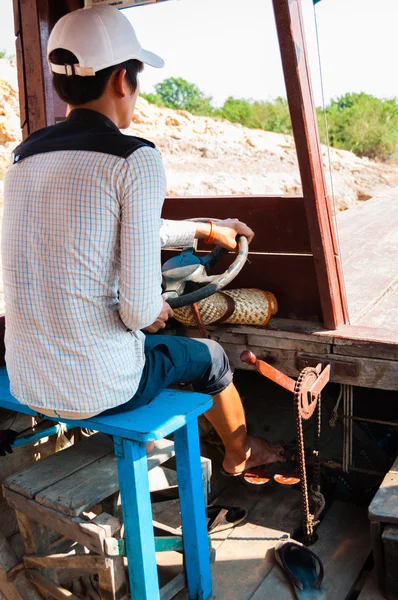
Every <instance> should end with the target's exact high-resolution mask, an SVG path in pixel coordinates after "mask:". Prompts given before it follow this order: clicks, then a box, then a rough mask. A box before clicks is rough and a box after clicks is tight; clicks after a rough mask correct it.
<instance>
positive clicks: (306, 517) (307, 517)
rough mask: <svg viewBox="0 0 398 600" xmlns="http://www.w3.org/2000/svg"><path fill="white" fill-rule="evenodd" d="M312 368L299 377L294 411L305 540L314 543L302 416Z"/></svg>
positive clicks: (305, 370) (302, 372)
mask: <svg viewBox="0 0 398 600" xmlns="http://www.w3.org/2000/svg"><path fill="white" fill-rule="evenodd" d="M309 370H311V368H308V367H307V368H306V369H303V370H302V371H301V373H300V375H299V377H298V379H297V383H296V387H295V390H294V413H295V417H296V432H297V449H298V456H299V466H300V489H301V511H302V526H303V533H304V539H305V542H306V543H308V544H311V543H312V537H313V531H314V528H313V516H312V514H311V512H310V504H309V499H308V484H307V469H306V466H305V447H304V435H303V421H302V418H301V390H300V388H301V384H302V382H303V380H304V377H305V375H306V373H307V372H308V371H309Z"/></svg>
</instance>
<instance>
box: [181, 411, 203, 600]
mask: <svg viewBox="0 0 398 600" xmlns="http://www.w3.org/2000/svg"><path fill="white" fill-rule="evenodd" d="M174 446H175V453H176V460H177V478H178V489H179V493H180V508H181V521H182V535H183V544H184V557H185V568H186V573H187V580H188V592H189V598H190V600H207V599H208V598H209V597H210V596H211V593H212V582H211V570H210V556H209V542H208V535H207V526H206V516H205V515H206V513H205V510H206V507H205V503H204V495H203V483H202V466H201V462H200V447H199V434H198V423H197V421H196V420H194V421H190V422H189V423H187V425H185V426H184V427H181V429H178V430H177V431H175V432H174Z"/></svg>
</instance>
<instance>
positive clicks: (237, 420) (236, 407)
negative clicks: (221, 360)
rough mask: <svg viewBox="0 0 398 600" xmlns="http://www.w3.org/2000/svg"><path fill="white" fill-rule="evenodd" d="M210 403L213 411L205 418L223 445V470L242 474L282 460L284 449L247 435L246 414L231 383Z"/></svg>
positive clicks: (206, 414) (207, 413)
mask: <svg viewBox="0 0 398 600" xmlns="http://www.w3.org/2000/svg"><path fill="white" fill-rule="evenodd" d="M213 401H214V404H213V406H212V408H211V409H210V410H208V411H207V412H206V413H205V416H206V418H207V419H208V420H209V421H210V423H211V424H212V425H213V427H214V429H215V430H216V431H217V433H218V435H219V436H220V438H221V440H222V442H223V444H224V447H225V457H224V461H223V468H224V469H225V471H227V472H228V473H241V472H243V471H244V470H246V469H248V468H252V467H256V466H259V465H264V464H271V463H273V462H278V461H282V462H283V461H285V459H284V458H283V456H281V452H283V448H282V446H281V445H280V444H271V443H269V442H267V441H266V440H263V439H261V438H257V437H253V436H249V435H247V430H246V418H245V413H244V410H243V406H242V402H241V399H240V396H239V393H238V390H237V389H236V387H235V386H234V384H233V383H231V384H230V385H229V386H228V387H227V388H225V390H223V391H222V392H220V394H217V395H216V396H214V397H213Z"/></svg>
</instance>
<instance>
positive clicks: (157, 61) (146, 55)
mask: <svg viewBox="0 0 398 600" xmlns="http://www.w3.org/2000/svg"><path fill="white" fill-rule="evenodd" d="M140 60H141V61H142V62H143V63H145V64H146V65H151V67H156V69H161V68H162V67H164V60H163V58H160V56H158V55H157V54H154V53H153V52H149V50H144V49H143V48H141V51H140Z"/></svg>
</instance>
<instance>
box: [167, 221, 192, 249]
mask: <svg viewBox="0 0 398 600" xmlns="http://www.w3.org/2000/svg"><path fill="white" fill-rule="evenodd" d="M195 234H196V224H195V223H193V222H192V221H169V220H167V219H162V220H161V227H160V240H161V244H162V248H173V247H176V246H192V245H193V243H194V240H195Z"/></svg>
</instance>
